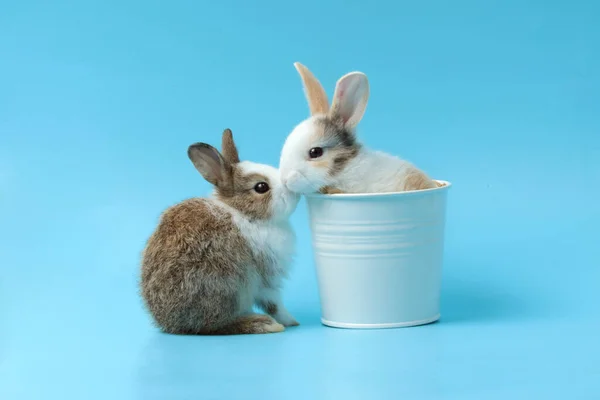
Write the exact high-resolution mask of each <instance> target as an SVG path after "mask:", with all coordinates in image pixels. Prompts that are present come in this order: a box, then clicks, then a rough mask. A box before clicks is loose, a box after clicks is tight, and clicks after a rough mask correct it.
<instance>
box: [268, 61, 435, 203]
mask: <svg viewBox="0 0 600 400" xmlns="http://www.w3.org/2000/svg"><path fill="white" fill-rule="evenodd" d="M294 66H295V67H296V69H297V70H298V72H299V74H300V76H301V78H302V82H303V85H304V90H305V94H306V99H307V100H308V104H309V108H310V113H311V116H310V117H309V118H308V119H306V120H304V121H302V122H301V123H300V124H299V125H297V126H296V127H295V128H294V130H293V131H292V132H291V133H290V135H289V136H288V137H287V139H286V141H285V144H284V146H283V149H282V151H281V159H280V164H279V169H280V171H281V177H282V181H283V182H284V184H285V185H286V187H288V188H289V189H290V190H292V191H294V192H296V193H301V194H304V193H315V192H322V193H384V192H400V191H407V190H420V189H430V188H435V187H437V186H438V185H437V183H436V182H435V181H434V180H432V179H430V178H429V177H428V176H427V175H426V174H425V173H424V172H423V171H421V170H419V169H418V168H416V167H415V166H414V165H413V164H411V163H410V162H408V161H406V160H402V159H400V158H398V157H395V156H393V155H390V154H387V153H384V152H381V151H375V150H371V149H368V148H367V147H365V146H364V145H363V144H361V143H360V142H359V141H358V139H357V137H356V131H355V129H356V126H357V125H358V123H359V122H360V120H361V119H362V117H363V115H364V113H365V109H366V107H367V101H368V98H369V82H368V80H367V76H366V75H365V74H363V73H361V72H351V73H349V74H346V75H344V76H343V77H341V78H340V79H339V80H338V82H337V84H336V87H335V94H334V96H333V102H332V104H331V107H330V106H329V101H328V98H327V94H326V93H325V90H324V89H323V87H322V86H321V83H320V82H319V81H318V80H317V79H316V78H315V77H314V75H313V74H312V73H311V72H310V71H309V70H308V69H307V68H306V67H305V66H303V65H302V64H300V63H295V64H294Z"/></svg>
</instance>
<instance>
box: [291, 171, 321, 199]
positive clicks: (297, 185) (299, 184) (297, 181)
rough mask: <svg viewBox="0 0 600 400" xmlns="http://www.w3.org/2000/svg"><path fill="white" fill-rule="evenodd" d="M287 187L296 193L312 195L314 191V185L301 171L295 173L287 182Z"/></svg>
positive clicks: (292, 173)
mask: <svg viewBox="0 0 600 400" xmlns="http://www.w3.org/2000/svg"><path fill="white" fill-rule="evenodd" d="M284 185H285V187H286V188H287V189H288V190H289V191H291V192H294V193H299V194H302V193H310V192H313V191H314V185H312V184H311V182H310V181H309V180H308V179H307V178H306V176H304V174H302V173H301V172H300V171H293V172H291V173H290V174H289V175H288V176H287V179H286V180H285V183H284Z"/></svg>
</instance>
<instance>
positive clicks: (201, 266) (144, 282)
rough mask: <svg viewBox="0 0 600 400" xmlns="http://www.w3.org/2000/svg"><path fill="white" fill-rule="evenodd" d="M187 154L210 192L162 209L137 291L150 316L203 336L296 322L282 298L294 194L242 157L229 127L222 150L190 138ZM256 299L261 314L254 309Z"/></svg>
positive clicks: (273, 173)
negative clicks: (190, 142)
mask: <svg viewBox="0 0 600 400" xmlns="http://www.w3.org/2000/svg"><path fill="white" fill-rule="evenodd" d="M188 156H189V158H190V159H191V161H192V162H193V164H194V166H195V167H196V169H197V170H198V171H199V172H200V173H201V174H202V175H203V176H204V178H205V179H206V180H207V181H208V182H210V183H211V184H212V185H214V188H215V191H214V194H213V196H212V197H209V198H192V199H189V200H185V201H183V202H181V203H179V204H177V205H175V206H172V207H170V208H168V209H167V210H166V211H165V212H164V213H163V214H162V216H161V218H160V222H159V224H158V227H157V228H156V230H155V231H154V233H152V235H151V236H150V238H149V240H148V243H147V245H146V248H145V249H144V253H143V257H142V266H141V294H142V297H143V299H144V303H145V305H146V307H147V309H148V310H149V311H150V314H151V315H152V317H153V319H154V322H155V323H156V325H158V327H160V328H161V329H162V330H163V331H164V332H167V333H173V334H207V335H211V334H212V335H216V334H224V335H225V334H249V333H271V332H281V331H283V330H284V326H294V325H298V323H297V322H296V320H295V319H294V318H293V317H292V316H291V315H290V314H289V312H288V311H287V310H286V308H285V306H284V305H283V303H282V297H281V288H282V283H283V279H284V278H285V277H286V275H287V273H288V268H289V267H290V264H291V261H292V257H293V254H294V247H295V235H294V232H293V230H292V228H291V225H290V223H289V221H288V218H289V216H290V215H291V213H292V212H293V211H294V210H295V208H296V206H297V204H298V195H296V194H294V193H292V192H290V191H289V190H287V189H286V188H285V186H284V185H283V184H282V183H281V181H280V174H279V172H278V170H277V169H275V168H273V167H270V166H268V165H261V164H256V163H252V162H248V161H242V162H240V160H239V157H238V151H237V149H236V146H235V144H234V141H233V137H232V134H231V131H230V130H225V132H224V133H223V139H222V154H221V153H219V151H218V150H217V149H215V148H214V147H212V146H210V145H208V144H205V143H196V144H193V145H191V146H190V147H189V149H188ZM255 305H256V306H258V307H259V308H261V309H262V310H264V311H265V312H266V314H267V315H265V314H257V313H254V312H253V306H255Z"/></svg>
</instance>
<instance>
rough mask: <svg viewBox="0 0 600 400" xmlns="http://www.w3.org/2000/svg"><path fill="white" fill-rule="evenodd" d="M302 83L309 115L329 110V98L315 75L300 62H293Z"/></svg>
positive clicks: (324, 112)
mask: <svg viewBox="0 0 600 400" xmlns="http://www.w3.org/2000/svg"><path fill="white" fill-rule="evenodd" d="M294 67H296V70H297V71H298V73H299V74H300V78H301V79H302V83H303V84H304V92H305V95H306V100H307V101H308V107H309V109H310V114H311V115H317V114H326V113H327V112H328V111H329V100H328V99H327V94H326V93H325V90H324V89H323V86H322V85H321V83H320V82H319V81H318V80H317V78H315V76H314V75H313V74H312V72H310V71H309V70H308V68H306V67H305V66H304V65H302V64H300V63H294Z"/></svg>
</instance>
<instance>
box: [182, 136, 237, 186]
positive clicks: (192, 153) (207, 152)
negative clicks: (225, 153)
mask: <svg viewBox="0 0 600 400" xmlns="http://www.w3.org/2000/svg"><path fill="white" fill-rule="evenodd" d="M188 157H189V158H190V160H192V163H194V166H195V167H196V169H197V170H198V172H200V173H201V174H202V176H203V177H204V179H206V180H207V181H208V182H210V183H212V184H213V185H215V186H217V187H219V186H222V185H223V184H224V183H226V182H228V180H229V179H228V178H229V177H230V175H231V165H229V163H228V162H227V161H225V160H224V159H223V157H222V156H221V154H220V153H219V151H218V150H217V149H215V148H214V147H212V146H211V145H209V144H206V143H194V144H193V145H191V146H190V147H189V148H188Z"/></svg>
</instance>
